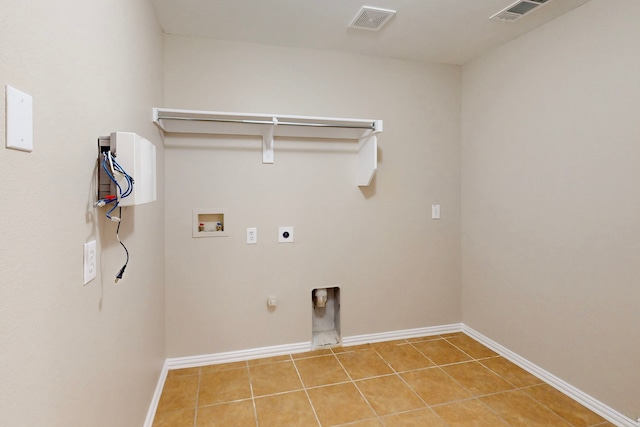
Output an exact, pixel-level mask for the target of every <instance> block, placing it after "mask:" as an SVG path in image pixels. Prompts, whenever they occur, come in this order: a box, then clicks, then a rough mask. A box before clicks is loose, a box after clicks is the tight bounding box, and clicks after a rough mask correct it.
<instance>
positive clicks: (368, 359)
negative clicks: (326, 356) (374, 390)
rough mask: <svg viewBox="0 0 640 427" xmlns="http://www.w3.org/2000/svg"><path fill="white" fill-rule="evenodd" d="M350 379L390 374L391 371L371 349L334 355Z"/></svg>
mask: <svg viewBox="0 0 640 427" xmlns="http://www.w3.org/2000/svg"><path fill="white" fill-rule="evenodd" d="M336 357H337V358H338V359H339V360H340V363H342V366H344V368H345V369H346V370H347V373H348V374H349V375H350V376H351V378H352V379H354V380H358V379H362V378H369V377H375V376H379V375H386V374H391V373H393V371H392V370H391V368H390V367H389V365H387V364H386V363H385V361H384V360H382V358H381V357H380V356H378V353H376V352H375V351H374V350H372V349H367V350H360V351H354V352H349V353H340V354H336Z"/></svg>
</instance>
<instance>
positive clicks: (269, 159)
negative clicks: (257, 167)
mask: <svg viewBox="0 0 640 427" xmlns="http://www.w3.org/2000/svg"><path fill="white" fill-rule="evenodd" d="M272 120H273V125H272V126H267V128H266V129H265V132H264V133H263V134H262V163H263V164H272V163H273V146H274V140H273V133H274V131H275V128H276V126H278V118H277V117H273V118H272Z"/></svg>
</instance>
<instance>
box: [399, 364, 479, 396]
mask: <svg viewBox="0 0 640 427" xmlns="http://www.w3.org/2000/svg"><path fill="white" fill-rule="evenodd" d="M401 376H402V378H404V380H405V381H406V382H407V384H409V386H410V387H411V388H412V389H413V390H414V391H415V392H416V393H418V395H419V396H420V397H421V398H422V399H423V400H424V401H425V402H426V403H427V404H428V405H438V404H442V403H448V402H454V401H457V400H462V399H468V398H471V397H472V395H471V393H469V392H468V391H467V390H465V389H464V388H463V387H462V386H461V385H460V384H458V383H457V382H456V381H454V380H453V379H452V378H451V377H450V376H449V375H447V374H445V373H444V372H443V371H442V370H440V368H432V369H421V370H419V371H411V372H405V373H403V374H402V375H401Z"/></svg>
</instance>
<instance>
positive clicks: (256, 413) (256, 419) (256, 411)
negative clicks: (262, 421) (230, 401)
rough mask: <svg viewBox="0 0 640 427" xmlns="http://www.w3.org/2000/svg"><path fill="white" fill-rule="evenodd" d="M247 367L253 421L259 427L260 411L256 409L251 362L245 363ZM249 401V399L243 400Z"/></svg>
mask: <svg viewBox="0 0 640 427" xmlns="http://www.w3.org/2000/svg"><path fill="white" fill-rule="evenodd" d="M244 363H245V367H246V369H247V376H248V377H249V391H251V404H252V405H253V419H254V420H255V422H256V427H259V424H258V409H257V408H256V398H255V396H254V394H253V383H252V381H251V369H249V362H248V361H245V362H244ZM243 400H247V399H243Z"/></svg>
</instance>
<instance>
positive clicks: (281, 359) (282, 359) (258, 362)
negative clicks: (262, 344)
mask: <svg viewBox="0 0 640 427" xmlns="http://www.w3.org/2000/svg"><path fill="white" fill-rule="evenodd" d="M289 360H291V356H289V355H288V354H285V355H282V356H272V357H264V358H262V359H253V360H249V361H248V362H247V363H248V364H249V366H257V365H264V364H267V363H276V362H286V361H289Z"/></svg>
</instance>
